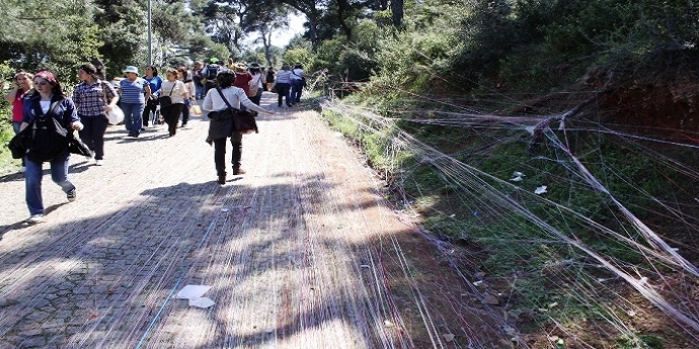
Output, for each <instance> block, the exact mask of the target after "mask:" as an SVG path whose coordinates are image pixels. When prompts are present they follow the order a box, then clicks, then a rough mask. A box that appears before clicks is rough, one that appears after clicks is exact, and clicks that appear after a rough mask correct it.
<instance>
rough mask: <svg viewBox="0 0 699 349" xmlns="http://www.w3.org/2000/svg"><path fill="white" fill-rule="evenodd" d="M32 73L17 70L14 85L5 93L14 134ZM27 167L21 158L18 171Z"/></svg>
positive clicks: (30, 87) (20, 121)
mask: <svg viewBox="0 0 699 349" xmlns="http://www.w3.org/2000/svg"><path fill="white" fill-rule="evenodd" d="M33 79H34V75H32V74H29V73H26V72H19V73H17V74H15V76H14V85H15V87H13V88H12V90H10V92H8V93H7V95H5V100H6V101H7V103H11V104H12V130H14V131H15V134H18V133H19V127H20V125H22V116H23V115H22V103H23V100H24V96H25V95H26V94H27V92H29V90H31V89H32V84H33V81H32V80H33ZM26 170H27V168H26V167H25V166H24V158H22V167H20V169H19V172H25V171H26Z"/></svg>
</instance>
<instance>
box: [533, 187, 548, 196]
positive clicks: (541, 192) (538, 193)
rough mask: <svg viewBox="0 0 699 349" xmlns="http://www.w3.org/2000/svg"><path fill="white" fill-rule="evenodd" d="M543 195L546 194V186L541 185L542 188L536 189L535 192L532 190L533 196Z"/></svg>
mask: <svg viewBox="0 0 699 349" xmlns="http://www.w3.org/2000/svg"><path fill="white" fill-rule="evenodd" d="M543 193H546V186H545V185H542V186H540V187H538V188H536V190H534V194H537V195H541V194H543Z"/></svg>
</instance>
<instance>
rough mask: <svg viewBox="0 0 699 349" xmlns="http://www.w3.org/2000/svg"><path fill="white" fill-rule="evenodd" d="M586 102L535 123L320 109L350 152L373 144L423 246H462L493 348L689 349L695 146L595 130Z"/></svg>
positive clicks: (616, 129) (696, 307) (698, 175)
mask: <svg viewBox="0 0 699 349" xmlns="http://www.w3.org/2000/svg"><path fill="white" fill-rule="evenodd" d="M392 88H394V89H395V88H396V87H392ZM402 92H403V93H405V94H410V93H409V92H407V91H402ZM590 95H591V96H584V95H581V96H582V98H581V99H580V100H579V101H578V102H577V106H576V107H573V108H570V109H569V110H568V111H564V112H561V113H556V114H552V115H536V116H531V115H529V116H501V115H495V114H493V113H488V112H480V111H478V110H475V108H472V107H471V108H462V109H463V110H464V112H463V113H458V112H443V111H438V110H432V109H430V110H427V109H426V110H410V111H408V110H405V111H400V110H398V111H396V114H399V115H400V114H402V113H404V114H405V115H403V117H402V118H400V119H393V118H386V117H382V116H380V115H378V114H377V112H375V111H373V110H370V109H368V108H362V107H358V106H352V105H348V104H345V103H341V102H337V101H331V102H327V103H326V105H325V106H324V108H325V109H327V110H329V111H331V112H332V113H334V114H335V115H340V116H341V117H342V118H343V120H349V121H351V122H352V123H353V124H354V125H355V126H356V127H357V133H356V134H354V135H352V136H354V137H357V139H359V140H361V139H365V137H366V135H371V137H373V138H376V137H381V139H382V142H379V143H382V144H383V145H384V147H383V152H382V154H381V155H380V158H382V159H383V160H384V161H383V163H385V164H395V167H393V168H389V169H388V170H389V171H391V172H393V174H394V176H395V178H393V182H394V183H396V184H397V185H396V187H397V188H406V189H407V190H406V191H402V192H401V195H402V196H403V200H402V203H403V204H404V205H405V207H406V209H407V210H415V211H416V212H418V213H420V214H425V217H424V225H425V227H426V228H427V229H428V230H430V231H431V232H432V233H434V234H436V235H440V234H442V233H443V232H445V231H448V232H450V233H451V234H454V232H456V235H457V236H455V237H450V238H449V241H451V242H462V243H463V244H464V245H465V246H466V247H465V248H464V255H462V256H460V257H454V258H455V259H459V260H458V261H457V263H455V264H454V265H458V266H459V268H461V271H463V275H464V280H465V281H467V282H470V283H473V284H474V285H477V286H478V287H479V289H480V287H481V286H482V285H484V284H489V285H490V286H491V287H493V288H495V289H497V290H498V291H499V292H500V294H502V298H504V303H505V305H504V308H505V312H504V316H503V317H502V323H501V324H500V326H501V328H500V329H499V330H500V331H501V333H502V336H503V338H506V339H508V340H509V339H510V338H512V340H513V341H517V342H518V345H519V347H526V348H529V347H533V344H532V343H533V341H531V340H527V338H528V336H527V334H532V333H539V334H542V333H543V335H542V336H543V337H544V340H543V341H547V342H549V343H550V345H556V344H558V345H559V347H560V346H562V345H566V347H568V345H569V346H571V347H576V348H577V347H579V348H600V347H602V346H603V345H604V344H605V343H606V344H608V343H610V342H616V343H621V341H626V342H625V343H633V344H634V345H636V346H634V347H639V348H645V347H652V346H650V344H649V343H648V342H647V338H648V337H647V335H648V334H652V335H654V336H657V337H658V338H661V340H665V341H668V340H669V338H668V336H674V337H675V340H676V341H679V343H681V344H680V345H683V344H682V343H684V344H686V345H688V346H687V347H691V346H692V345H691V344H689V343H697V342H698V341H699V303H698V301H697V299H699V298H698V296H699V268H697V262H698V261H699V249H698V246H699V244H698V243H697V242H698V241H697V238H698V237H699V229H698V227H699V226H698V225H697V215H696V212H697V202H699V198H696V192H695V190H696V188H697V184H698V183H699V181H698V180H699V172H698V171H697V166H696V155H695V154H696V153H697V147H698V146H697V142H696V140H697V139H699V137H697V134H694V133H691V132H687V131H681V130H673V129H657V128H656V129H654V128H640V127H634V126H630V125H619V124H610V123H609V122H601V114H599V113H598V111H596V110H594V108H592V107H591V106H592V105H593V103H591V102H593V101H594V100H595V98H596V96H595V95H594V94H590ZM413 97H415V99H419V100H422V101H423V102H424V101H426V100H428V101H430V102H432V103H434V104H435V106H436V107H443V106H444V104H445V103H446V102H442V100H443V99H439V98H432V97H428V96H421V95H416V94H413ZM501 97H502V96H498V99H497V100H498V103H502V102H501V101H502V100H503V98H501ZM475 98H477V97H475ZM475 98H474V99H475ZM445 99H446V98H445ZM482 100H483V98H481V102H482ZM511 103H512V104H511V105H510V106H509V107H512V108H510V109H515V108H516V107H517V104H518V103H519V102H517V101H515V99H514V98H513V99H512V102H511ZM493 104H494V103H493ZM491 105H492V104H491ZM450 107H454V105H453V104H450ZM498 107H499V109H501V110H502V109H505V108H503V107H507V106H502V105H500V106H498ZM439 134H448V137H447V136H445V137H444V138H440V137H439V136H438V135H439ZM416 135H418V136H416ZM455 139H456V141H455ZM620 155H621V156H620ZM374 162H377V160H376V159H374ZM379 162H381V161H379ZM417 178H421V179H420V180H418V179H417ZM425 179H429V180H425ZM672 323H674V325H673V326H670V325H671V324H672ZM669 327H672V328H673V329H668V328H669ZM515 329H516V330H515ZM675 331H676V332H675ZM669 333H672V335H669ZM644 336H645V337H644ZM644 338H645V339H646V340H645V341H644ZM529 339H531V338H529ZM564 339H565V341H564ZM472 340H473V341H472V343H475V344H478V345H483V344H484V343H480V342H479V338H477V337H473V338H472ZM651 344H652V343H651Z"/></svg>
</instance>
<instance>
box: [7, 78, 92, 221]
mask: <svg viewBox="0 0 699 349" xmlns="http://www.w3.org/2000/svg"><path fill="white" fill-rule="evenodd" d="M22 107H23V109H22V111H23V113H22V124H21V126H20V130H24V129H26V128H27V127H29V128H30V129H33V132H32V139H31V145H30V147H29V149H28V150H27V153H26V155H25V163H26V167H27V172H26V173H25V181H24V182H25V188H26V191H25V199H26V202H27V207H28V208H29V214H30V217H29V219H28V220H27V223H29V224H36V223H41V222H43V221H44V204H43V200H42V197H41V177H42V175H43V163H44V162H48V163H49V164H50V165H51V179H52V180H53V181H54V182H55V183H56V184H58V185H59V186H60V187H61V189H62V190H63V192H65V193H66V198H67V199H68V201H75V198H76V193H75V185H73V182H71V181H70V179H69V178H68V169H69V163H70V153H69V151H68V142H67V141H65V140H66V139H67V137H66V136H65V135H64V136H63V138H62V139H61V137H60V135H58V133H60V132H63V133H64V134H65V133H67V132H73V130H78V131H80V130H82V129H83V124H82V123H81V122H80V118H79V117H78V112H77V109H76V108H75V104H73V101H72V100H71V99H70V98H68V97H66V95H65V93H64V92H63V89H62V88H61V85H60V83H59V82H58V80H57V79H56V77H55V76H54V75H53V74H52V73H51V72H48V71H40V72H38V73H36V75H35V76H34V90H33V91H31V92H30V94H29V96H28V97H27V98H26V99H25V100H24V104H23V106H22ZM40 122H41V123H43V124H42V125H46V126H45V127H38V126H37V125H40V124H41V123H40ZM20 132H21V131H20ZM47 154H51V155H47ZM56 154H57V155H56Z"/></svg>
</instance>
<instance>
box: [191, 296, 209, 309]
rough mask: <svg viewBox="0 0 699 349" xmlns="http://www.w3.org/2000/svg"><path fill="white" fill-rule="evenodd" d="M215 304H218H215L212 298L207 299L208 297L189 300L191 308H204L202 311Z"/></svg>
mask: <svg viewBox="0 0 699 349" xmlns="http://www.w3.org/2000/svg"><path fill="white" fill-rule="evenodd" d="M214 304H216V302H214V301H212V300H211V299H210V298H206V297H201V298H194V299H190V300H189V306H190V307H197V308H202V309H206V308H208V307H210V306H212V305H214Z"/></svg>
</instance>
